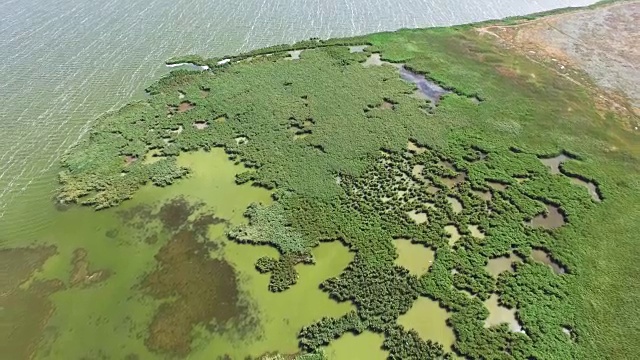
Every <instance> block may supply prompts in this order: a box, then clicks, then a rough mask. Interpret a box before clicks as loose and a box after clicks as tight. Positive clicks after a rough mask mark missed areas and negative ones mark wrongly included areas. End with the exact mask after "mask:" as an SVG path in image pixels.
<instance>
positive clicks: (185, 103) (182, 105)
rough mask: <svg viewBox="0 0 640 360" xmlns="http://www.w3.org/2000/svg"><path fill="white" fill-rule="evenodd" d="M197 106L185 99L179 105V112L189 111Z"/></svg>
mask: <svg viewBox="0 0 640 360" xmlns="http://www.w3.org/2000/svg"><path fill="white" fill-rule="evenodd" d="M195 107H196V106H195V105H194V104H192V103H190V102H188V101H183V102H181V103H180V105H178V112H179V113H183V112H187V111H189V110H191V109H193V108H195Z"/></svg>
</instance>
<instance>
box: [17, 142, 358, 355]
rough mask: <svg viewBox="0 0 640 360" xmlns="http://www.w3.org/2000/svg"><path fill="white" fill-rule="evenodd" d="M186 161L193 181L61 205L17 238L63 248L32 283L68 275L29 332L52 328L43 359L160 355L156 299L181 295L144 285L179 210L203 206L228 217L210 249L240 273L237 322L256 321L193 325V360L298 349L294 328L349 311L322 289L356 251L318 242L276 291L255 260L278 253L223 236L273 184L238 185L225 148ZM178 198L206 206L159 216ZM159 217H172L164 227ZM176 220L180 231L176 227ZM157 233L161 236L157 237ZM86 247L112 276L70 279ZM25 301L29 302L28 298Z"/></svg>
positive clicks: (94, 264) (172, 235) (211, 235)
mask: <svg viewBox="0 0 640 360" xmlns="http://www.w3.org/2000/svg"><path fill="white" fill-rule="evenodd" d="M179 162H180V164H181V165H185V166H189V167H191V168H192V169H194V172H193V174H192V176H191V177H190V178H189V179H187V180H184V181H181V182H180V183H178V184H176V185H175V186H172V187H168V188H157V187H153V186H146V187H144V188H143V189H142V190H140V192H139V194H137V196H136V198H135V199H134V200H132V201H129V202H126V203H125V204H123V205H122V206H121V207H119V208H117V209H109V210H105V211H100V212H94V211H92V210H90V209H85V208H77V207H74V208H70V209H68V210H66V211H64V212H61V211H56V210H53V209H51V210H50V212H49V216H50V217H51V219H52V222H51V224H50V225H49V226H47V227H46V228H45V229H44V230H42V231H37V230H36V231H32V232H30V233H29V236H28V237H25V238H20V240H21V241H25V242H35V243H39V244H55V245H56V246H57V252H58V253H57V254H56V255H54V256H52V257H50V258H49V259H48V260H47V261H46V262H45V263H44V266H43V268H42V271H40V272H38V273H37V274H35V276H34V277H33V278H32V279H31V280H29V282H28V283H30V284H31V285H32V286H33V284H36V283H39V282H42V281H44V280H46V279H61V280H63V281H65V282H66V284H65V286H64V288H62V289H59V290H58V291H56V292H54V293H53V295H51V301H52V304H51V305H53V309H55V311H54V312H53V313H52V314H51V317H50V318H49V317H48V316H44V315H43V316H42V317H41V318H40V319H37V320H40V321H41V322H46V320H47V319H49V321H48V324H47V326H46V328H45V329H37V328H33V329H31V330H30V332H31V333H32V334H30V335H33V338H32V339H31V342H32V346H35V345H36V344H37V343H38V341H39V335H40V334H39V333H40V331H38V330H43V331H42V333H43V334H45V335H44V342H43V345H42V346H41V347H40V348H39V350H38V352H37V358H81V357H88V358H97V357H100V356H107V357H109V358H124V357H125V356H131V354H135V355H138V356H140V358H155V357H156V355H155V354H153V353H151V352H150V351H149V350H148V349H147V347H145V341H147V340H148V339H149V337H150V335H149V334H150V333H149V328H150V324H151V325H153V324H155V321H156V318H155V316H158V314H159V309H160V308H159V305H160V304H161V303H166V302H171V301H172V300H173V299H174V298H175V296H172V297H170V298H158V297H154V296H149V292H148V291H143V289H142V288H143V285H142V284H143V283H144V282H145V280H144V279H146V278H147V277H148V276H149V274H150V273H151V272H152V271H153V270H154V269H156V268H157V263H158V261H159V259H160V258H158V256H162V255H161V254H163V249H165V247H164V246H163V245H164V244H167V243H169V244H170V243H172V242H175V241H176V236H178V235H176V234H179V233H180V231H181V230H177V227H179V226H183V227H184V225H181V223H180V222H179V221H176V220H175V219H176V218H177V219H179V220H180V219H183V218H182V217H181V216H183V217H184V220H185V221H187V222H190V223H192V224H195V223H196V220H197V219H199V218H202V217H201V215H202V214H205V213H211V214H214V215H215V217H216V218H219V219H224V222H221V221H220V222H217V223H216V224H215V225H213V226H211V228H210V229H209V231H208V232H207V234H206V238H208V239H209V240H208V243H210V245H211V246H210V256H211V257H212V258H220V259H222V260H224V261H226V262H227V263H228V264H230V265H231V267H232V269H233V271H234V273H235V281H237V289H236V290H237V291H238V293H239V297H240V299H241V300H242V301H241V302H243V303H244V304H245V305H246V309H241V311H243V312H242V314H241V315H240V316H238V321H236V322H237V323H239V324H240V323H243V322H246V321H245V320H246V319H252V321H251V322H250V323H248V325H247V324H244V325H243V326H240V325H237V324H236V322H234V321H232V320H233V319H231V320H230V321H229V323H228V324H226V325H225V328H224V329H213V330H212V329H211V328H209V329H206V328H207V327H210V326H209V325H207V324H201V325H197V324H196V325H194V326H193V328H194V329H195V330H194V331H195V333H196V335H194V336H193V337H192V338H191V340H193V343H192V344H193V351H192V355H191V356H192V357H193V358H195V359H199V358H202V359H210V358H217V357H218V356H222V355H225V354H228V355H230V356H232V358H244V357H245V356H248V355H251V356H259V355H261V354H263V353H265V352H268V351H281V352H284V353H295V352H297V340H296V338H297V333H298V331H299V330H300V329H301V328H302V326H304V325H307V324H310V323H312V322H314V321H316V320H319V319H320V318H321V317H322V316H336V317H339V316H341V315H343V314H345V313H347V312H348V311H350V310H352V306H351V305H350V304H349V303H336V302H335V301H333V300H330V299H329V297H328V295H327V294H326V293H323V292H322V291H321V290H320V289H319V284H320V283H321V282H322V281H324V280H325V279H327V278H329V277H333V276H337V275H338V274H339V273H340V272H341V271H342V269H344V268H345V267H346V266H347V264H348V263H349V262H350V261H351V259H352V257H353V254H352V253H350V252H349V251H348V250H347V249H346V248H345V247H344V246H343V245H342V244H340V243H338V242H334V243H323V244H321V245H320V246H319V247H317V248H316V249H314V251H313V254H314V257H315V259H316V264H315V265H298V269H297V270H298V273H299V276H300V277H299V281H298V284H297V285H296V286H294V287H293V288H291V289H289V290H288V291H286V292H283V293H272V292H269V291H268V288H267V285H268V281H269V278H268V275H263V274H260V273H258V272H257V271H256V270H255V261H256V260H257V259H258V258H259V257H261V256H264V255H269V256H274V257H277V256H278V254H277V252H276V251H275V250H274V249H273V248H271V247H266V246H251V245H240V244H236V243H233V242H231V241H229V240H228V239H227V238H226V235H225V234H226V231H227V230H228V228H229V227H230V226H234V225H238V224H241V223H242V222H244V221H246V219H245V218H244V217H243V216H242V214H243V212H244V210H245V209H246V208H247V206H248V205H249V204H251V203H253V202H260V203H263V204H268V203H270V202H271V197H270V192H268V191H266V190H264V189H261V188H257V187H252V186H251V185H249V184H247V185H242V186H238V185H236V184H235V182H234V176H235V174H236V173H238V172H240V171H243V167H241V166H236V165H233V163H232V162H231V161H229V160H227V159H226V155H225V154H224V152H223V151H222V150H221V149H215V150H213V151H212V152H209V153H207V152H197V153H189V154H185V155H181V156H180V157H179ZM175 199H186V200H187V201H185V202H184V204H198V203H200V204H201V205H197V206H196V205H193V206H194V207H193V209H191V210H189V211H190V212H189V213H179V212H177V211H173V212H171V213H168V214H169V215H170V217H165V216H164V215H162V212H163V211H164V210H163V209H165V208H166V206H167V204H173V203H172V201H174V200H175ZM194 209H195V210H194ZM158 219H161V221H164V222H165V223H164V230H163V228H162V226H163V225H162V222H161V221H158ZM171 226H176V229H170V227H171ZM167 229H169V230H172V231H168V230H167ZM181 229H182V228H181ZM174 230H175V231H174ZM154 234H159V236H158V237H157V238H156V237H153V236H154ZM150 239H153V240H150ZM21 241H20V242H21ZM17 242H18V241H16V243H17ZM80 248H81V249H84V250H85V251H86V253H87V258H86V260H87V263H88V268H89V272H90V273H93V272H96V271H98V270H101V269H108V270H109V271H110V272H111V273H110V274H109V276H108V277H106V278H105V279H103V280H102V281H99V282H96V283H91V282H90V281H89V280H87V279H90V276H89V275H90V274H86V275H85V278H84V279H85V280H86V281H85V283H86V284H80V285H78V286H75V285H73V284H72V283H71V281H69V279H70V274H73V273H74V265H75V264H74V263H73V253H74V251H76V250H77V249H80ZM181 256H188V254H187V255H184V254H183V255H181ZM174 265H175V264H173V265H172V264H171V263H170V262H169V263H167V262H164V263H163V264H162V266H164V267H169V269H170V270H171V271H173V272H178V273H180V272H181V271H183V269H184V270H186V271H188V270H189V269H188V268H186V269H185V268H183V267H181V266H177V267H175V266H174ZM171 266H174V267H171ZM180 276H183V277H184V282H185V283H186V284H187V285H185V288H189V286H191V287H192V288H196V287H198V286H200V287H201V286H203V285H202V279H200V280H197V279H196V280H197V281H200V282H199V283H193V284H192V285H189V282H190V281H192V280H191V279H190V278H191V277H192V276H190V275H189V274H180ZM196 280H193V281H196ZM204 285H206V284H204ZM152 290H153V289H152ZM178 293H180V291H179V290H178ZM178 298H180V296H178ZM179 301H180V300H179V299H178V302H179ZM198 301H205V302H207V303H206V304H205V305H206V306H212V307H216V306H219V304H217V303H216V301H215V300H214V299H207V298H206V297H205V298H203V299H200V300H198ZM188 304H191V306H193V305H197V304H193V302H191V303H188ZM301 305H304V306H301ZM24 306H25V307H28V306H32V304H30V303H25V304H24ZM5 310H8V311H19V310H32V311H35V310H36V309H27V308H25V309H21V307H20V305H17V306H16V307H14V308H9V309H5ZM178 315H180V314H178ZM20 322H21V321H20ZM214 322H215V321H214ZM205 325H206V326H205ZM218 325H223V324H218ZM160 331H162V330H160ZM34 333H35V334H34ZM104 334H109V336H105V335H104ZM161 346H164V345H161ZM10 355H11V354H10Z"/></svg>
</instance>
